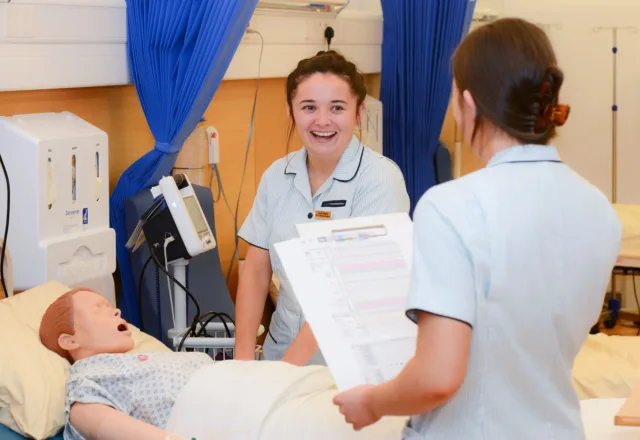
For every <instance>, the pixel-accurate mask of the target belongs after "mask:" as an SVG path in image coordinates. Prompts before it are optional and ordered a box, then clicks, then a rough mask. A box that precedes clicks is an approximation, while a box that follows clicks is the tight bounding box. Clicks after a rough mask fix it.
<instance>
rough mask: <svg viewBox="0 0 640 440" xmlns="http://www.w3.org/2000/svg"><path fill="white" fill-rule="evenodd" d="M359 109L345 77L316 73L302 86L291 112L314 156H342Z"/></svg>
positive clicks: (293, 101) (355, 122)
mask: <svg viewBox="0 0 640 440" xmlns="http://www.w3.org/2000/svg"><path fill="white" fill-rule="evenodd" d="M359 110H360V109H358V102H357V98H356V96H355V95H354V94H353V92H352V91H351V88H350V86H349V83H348V82H347V81H346V80H345V79H344V78H341V77H339V76H337V75H334V74H332V73H315V74H313V75H311V76H309V77H308V78H305V79H304V80H303V81H302V82H301V83H300V84H299V85H298V88H297V91H296V94H295V96H294V97H293V100H292V108H291V109H290V114H292V115H293V118H294V121H295V124H296V128H297V130H298V135H299V136H300V139H301V140H302V142H303V143H304V145H305V147H306V148H307V152H308V154H309V157H310V158H313V157H321V156H323V157H331V158H333V157H336V158H339V157H340V156H341V155H342V153H343V152H344V150H345V149H346V148H347V146H348V145H349V142H351V139H352V137H353V132H354V129H355V127H356V125H357V124H358V115H359Z"/></svg>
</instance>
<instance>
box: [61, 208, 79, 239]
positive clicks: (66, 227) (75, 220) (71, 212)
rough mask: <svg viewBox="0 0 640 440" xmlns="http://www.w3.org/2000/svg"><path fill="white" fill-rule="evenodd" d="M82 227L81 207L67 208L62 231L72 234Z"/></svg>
mask: <svg viewBox="0 0 640 440" xmlns="http://www.w3.org/2000/svg"><path fill="white" fill-rule="evenodd" d="M81 228H82V213H81V211H80V209H65V210H64V219H63V222H62V233H63V234H71V233H73V232H78V231H79V230H80V229H81Z"/></svg>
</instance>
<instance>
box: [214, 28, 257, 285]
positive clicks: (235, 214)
mask: <svg viewBox="0 0 640 440" xmlns="http://www.w3.org/2000/svg"><path fill="white" fill-rule="evenodd" d="M247 33H249V34H256V35H258V36H259V37H260V42H261V43H260V56H259V58H258V77H257V78H256V91H255V95H254V98H253V108H252V110H251V122H250V124H249V137H248V139H247V148H246V150H245V156H244V166H243V168H242V178H241V179H240V189H239V190H238V200H237V202H236V209H235V212H232V213H231V216H232V217H233V227H234V245H235V248H234V250H233V254H232V257H231V262H230V263H229V269H228V270H227V275H226V277H225V280H226V282H227V284H228V283H229V279H230V278H231V271H232V270H233V266H234V263H235V261H236V259H238V261H239V260H240V254H239V252H238V249H239V246H240V240H239V238H238V212H239V210H240V196H241V194H242V186H243V184H244V178H245V175H246V172H247V164H248V162H249V151H250V149H251V139H252V138H253V128H254V122H255V116H256V106H257V103H258V91H259V90H260V70H261V68H262V53H263V51H264V38H263V37H262V34H261V33H260V32H258V31H256V30H254V29H250V28H249V29H247ZM213 167H214V169H215V172H216V178H217V179H218V185H220V186H219V190H220V192H222V189H221V188H222V186H221V181H220V174H219V170H218V167H217V165H216V164H213ZM211 179H213V174H212V176H211ZM209 187H211V182H210V183H209ZM222 194H223V197H224V198H225V201H226V202H227V204H228V200H227V198H226V196H224V193H223V192H222ZM229 208H230V207H229Z"/></svg>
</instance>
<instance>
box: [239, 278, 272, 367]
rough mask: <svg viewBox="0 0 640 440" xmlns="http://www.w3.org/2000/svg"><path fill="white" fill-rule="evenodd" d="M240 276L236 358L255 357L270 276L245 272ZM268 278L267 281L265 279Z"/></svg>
mask: <svg viewBox="0 0 640 440" xmlns="http://www.w3.org/2000/svg"><path fill="white" fill-rule="evenodd" d="M245 269H247V268H243V274H242V276H241V277H240V283H239V286H238V294H237V296H236V335H235V336H236V358H239V359H246V358H253V356H254V355H255V347H256V338H257V335H258V328H259V327H260V321H261V320H262V313H263V312H264V305H265V302H266V301H267V295H268V294H269V280H270V276H267V277H265V276H260V274H258V273H253V272H248V271H247V272H245ZM263 278H266V281H265V280H264V279H263Z"/></svg>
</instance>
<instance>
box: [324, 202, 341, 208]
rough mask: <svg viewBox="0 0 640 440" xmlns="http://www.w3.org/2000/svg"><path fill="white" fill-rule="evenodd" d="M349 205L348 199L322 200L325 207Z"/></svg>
mask: <svg viewBox="0 0 640 440" xmlns="http://www.w3.org/2000/svg"><path fill="white" fill-rule="evenodd" d="M344 206H347V201H346V200H325V201H324V202H322V207H323V208H342V207H344Z"/></svg>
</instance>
